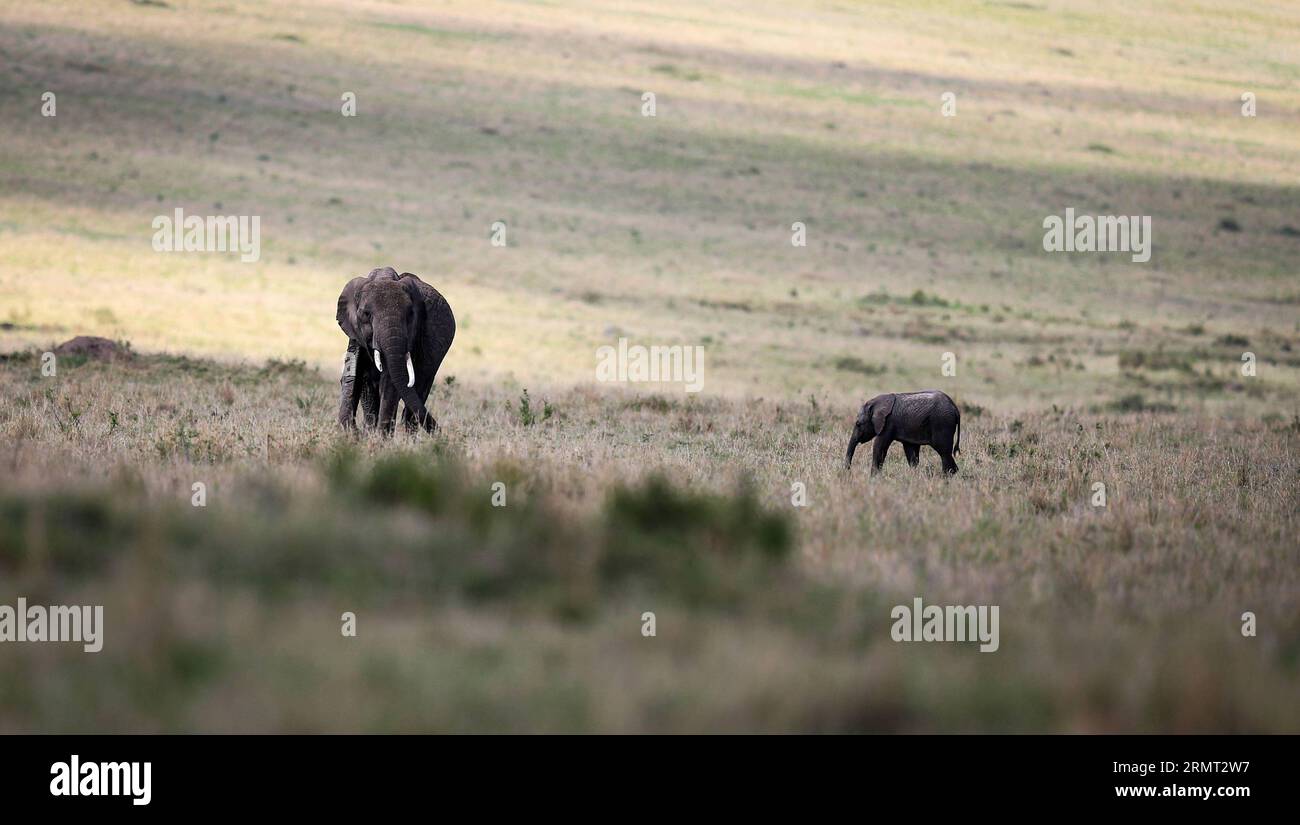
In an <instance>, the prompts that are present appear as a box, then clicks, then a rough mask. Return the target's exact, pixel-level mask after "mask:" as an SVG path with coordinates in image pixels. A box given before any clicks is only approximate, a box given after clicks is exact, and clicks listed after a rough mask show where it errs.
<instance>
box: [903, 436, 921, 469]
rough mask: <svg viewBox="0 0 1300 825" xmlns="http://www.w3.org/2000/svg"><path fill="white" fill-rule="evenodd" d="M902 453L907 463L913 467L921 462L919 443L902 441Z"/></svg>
mask: <svg viewBox="0 0 1300 825" xmlns="http://www.w3.org/2000/svg"><path fill="white" fill-rule="evenodd" d="M903 455H904V456H906V457H907V463H908V464H909V465H910V466H912V467H915V466H916V465H917V464H920V463H921V445H920V444H908V443H906V442H904V443H903Z"/></svg>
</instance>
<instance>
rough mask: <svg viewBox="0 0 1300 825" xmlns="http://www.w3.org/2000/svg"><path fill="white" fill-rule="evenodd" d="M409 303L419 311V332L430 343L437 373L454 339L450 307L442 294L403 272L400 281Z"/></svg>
mask: <svg viewBox="0 0 1300 825" xmlns="http://www.w3.org/2000/svg"><path fill="white" fill-rule="evenodd" d="M400 283H401V284H402V287H403V288H405V289H406V292H407V294H408V295H410V296H411V301H412V302H413V303H414V304H415V305H416V306H418V307H420V309H421V316H420V323H421V325H422V329H421V331H422V332H423V334H424V335H425V337H426V338H427V339H428V341H429V342H430V345H431V346H430V349H431V351H432V352H434V353H436V355H437V363H436V364H434V365H433V368H434V371H435V372H437V369H438V364H440V363H442V357H443V356H444V355H446V354H447V350H449V349H451V341H452V339H453V338H455V337H456V318H455V316H453V315H452V313H451V306H450V305H449V304H448V303H447V299H446V298H444V297H442V293H441V292H439V291H438V290H436V289H434V288H433V287H431V286H429V285H428V284H426V283H425V282H424V281H421V280H420V279H419V277H418V276H416V275H413V274H411V273H410V272H403V273H402V279H401V281H400Z"/></svg>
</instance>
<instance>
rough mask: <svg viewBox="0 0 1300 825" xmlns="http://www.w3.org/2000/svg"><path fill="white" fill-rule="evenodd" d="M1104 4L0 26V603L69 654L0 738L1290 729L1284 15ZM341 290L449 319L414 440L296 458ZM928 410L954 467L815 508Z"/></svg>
mask: <svg viewBox="0 0 1300 825" xmlns="http://www.w3.org/2000/svg"><path fill="white" fill-rule="evenodd" d="M1142 5H1143V8H1142V9H1138V10H1135V9H1134V8H1133V7H1132V4H1127V3H1125V4H1121V3H1118V2H1116V3H1110V2H1105V3H1062V2H1054V1H1049V2H1042V3H992V2H989V3H945V2H933V3H918V2H911V1H910V0H909V2H897V3H872V4H866V3H856V2H815V3H814V2H809V3H795V4H791V3H788V2H780V3H778V2H739V0H737V2H723V3H709V4H700V3H688V2H672V0H662V1H661V2H632V1H631V0H618V2H589V3H584V2H564V3H557V4H537V3H525V2H473V3H469V2H458V0H457V1H453V2H445V3H438V4H428V3H414V2H365V3H345V2H328V1H327V0H322V1H321V2H284V3H275V4H265V3H255V2H244V0H227V1H226V2H200V1H199V0H165V2H150V3H136V2H128V0H112V1H111V2H110V1H109V0H92V1H91V2H84V0H82V1H81V2H63V1H62V0H50V2H43V3H39V4H35V3H20V2H6V0H0V57H2V58H3V59H0V81H2V82H0V123H3V125H4V138H3V140H0V352H3V353H8V355H6V356H4V360H3V361H2V362H0V464H2V465H3V467H4V469H5V472H4V473H2V474H0V514H3V525H4V526H3V530H2V531H0V603H12V602H13V600H14V599H15V598H16V597H17V596H18V595H25V596H27V597H28V598H29V599H42V600H45V601H54V602H57V601H60V600H62V601H64V602H69V603H71V602H77V603H85V602H88V601H94V602H95V603H103V604H105V606H106V610H107V614H108V616H109V619H108V622H109V624H108V627H107V631H106V632H107V634H108V640H107V642H106V645H105V649H104V651H103V652H102V653H100V654H95V655H93V656H91V655H86V654H83V653H80V652H76V651H72V650H70V649H68V648H61V647H58V646H51V645H44V646H31V645H28V646H18V645H3V646H0V729H6V730H82V729H96V730H98V729H111V730H230V729H247V730H259V729H273V730H357V729H375V730H398V729H409V728H416V729H422V730H475V729H492V730H630V731H650V730H674V731H677V730H698V729H715V730H718V729H720V730H756V729H763V730H793V729H817V730H954V729H956V730H1018V731H1019V730H1072V731H1073V730H1089V731H1093V730H1131V729H1139V730H1180V731H1184V730H1216V731H1220V730H1221V731H1229V730H1289V731H1295V730H1297V729H1300V718H1298V717H1297V711H1296V708H1295V702H1294V696H1295V695H1296V693H1297V689H1298V688H1300V624H1297V621H1296V615H1297V614H1296V611H1295V605H1296V600H1297V598H1298V597H1300V587H1298V584H1300V582H1298V581H1297V577H1298V576H1300V547H1298V546H1297V542H1296V540H1295V536H1296V535H1297V527H1300V524H1298V522H1300V514H1298V513H1297V508H1296V501H1297V488H1298V487H1300V484H1298V482H1300V450H1297V447H1298V446H1300V445H1298V443H1297V441H1298V440H1300V313H1298V312H1297V307H1300V279H1298V278H1297V274H1300V273H1298V272H1297V264H1296V261H1297V260H1300V255H1298V254H1297V253H1300V211H1298V210H1297V204H1300V139H1297V135H1300V83H1298V82H1297V81H1298V80H1300V59H1297V57H1296V52H1295V50H1294V48H1293V45H1294V43H1295V42H1297V40H1298V39H1300V10H1297V8H1296V7H1295V5H1294V4H1288V3H1281V2H1264V3H1258V2H1255V3H1246V2H1227V3H1218V4H1213V6H1206V7H1200V6H1188V5H1187V4H1185V3H1177V2H1151V3H1144V4H1142ZM47 91H51V92H53V93H55V95H56V99H57V115H56V116H55V117H42V116H41V114H40V112H41V99H42V94H43V93H44V92H47ZM647 91H648V92H653V93H654V94H655V95H656V102H657V114H656V116H655V117H653V118H646V117H642V116H641V105H642V103H641V100H642V94H643V93H644V92H647ZM347 92H351V93H354V94H355V95H356V105H357V116H356V117H343V116H342V115H341V113H340V107H341V106H342V99H341V98H342V96H343V95H344V94H345V93H347ZM945 92H952V93H954V94H955V95H956V101H957V115H956V116H955V117H944V116H943V115H942V114H941V111H940V106H941V95H943V94H944V93H945ZM1243 92H1251V93H1253V94H1255V95H1256V97H1257V106H1258V116H1257V117H1253V118H1246V117H1242V116H1241V95H1242V93H1243ZM177 207H180V208H183V209H184V210H185V211H186V212H187V213H189V214H199V215H207V214H244V215H258V216H260V217H261V226H262V250H261V252H262V254H261V260H260V261H259V262H257V263H255V264H242V263H240V262H239V260H238V257H237V256H234V255H220V254H204V253H193V254H160V253H156V252H154V251H153V249H152V248H151V246H150V241H151V238H152V236H153V230H152V227H151V221H152V220H153V218H154V216H157V215H170V214H171V213H172V210H173V209H175V208H177ZM1067 207H1073V208H1074V209H1075V210H1076V211H1077V212H1079V213H1081V214H1085V213H1090V214H1124V215H1129V214H1133V215H1151V216H1152V223H1153V233H1154V254H1153V255H1152V258H1151V261H1150V262H1149V263H1146V264H1134V263H1131V262H1130V260H1129V258H1128V256H1127V255H1121V254H1116V255H1104V254H1098V255H1068V254H1049V253H1045V252H1044V251H1043V248H1042V235H1043V229H1042V222H1043V219H1044V217H1045V216H1047V215H1053V214H1055V215H1060V214H1062V213H1063V212H1064V210H1065V209H1066V208H1067ZM494 221H504V222H505V223H506V224H507V238H508V245H507V246H506V247H504V248H499V247H494V246H492V244H491V243H490V227H491V224H492V223H493V222H494ZM795 221H801V222H804V223H805V224H806V225H807V230H808V244H807V246H806V247H794V246H792V245H791V224H792V223H793V222H795ZM382 265H392V266H394V267H396V268H397V269H398V270H399V271H412V272H416V273H418V274H420V275H421V277H422V278H424V279H425V280H426V281H428V282H429V283H432V284H434V285H435V286H436V287H437V288H438V289H439V290H440V291H441V292H442V293H443V294H444V295H446V296H447V298H448V300H449V301H450V303H451V305H452V306H453V308H454V309H455V312H456V316H457V320H458V334H457V339H456V342H455V345H454V346H453V348H452V350H451V352H450V354H449V355H448V358H447V360H446V362H445V364H444V366H443V370H442V374H441V376H440V381H439V384H438V386H437V387H436V389H435V390H434V395H433V399H432V408H433V411H434V413H435V415H436V416H437V418H438V420H439V423H440V425H441V427H442V430H441V432H440V433H439V434H438V435H437V436H436V437H434V438H427V437H420V438H410V437H407V436H405V435H402V436H399V437H398V438H397V439H395V441H394V442H392V443H382V442H379V441H376V440H371V439H362V440H361V441H359V442H357V443H353V442H351V441H349V440H347V439H344V438H341V437H340V436H339V435H338V434H337V432H336V431H335V428H334V425H333V414H334V409H335V406H336V398H337V383H336V382H337V377H338V369H339V361H340V358H341V356H342V354H343V349H344V345H345V339H344V337H343V335H342V334H341V333H340V331H339V330H338V328H337V326H336V325H335V323H334V318H333V315H334V305H335V300H336V298H337V296H338V292H339V290H340V288H341V287H342V285H343V284H344V283H345V282H346V280H347V279H348V278H350V277H352V276H355V275H358V274H362V273H364V272H366V271H368V270H369V269H371V268H373V267H376V266H382ZM76 334H98V335H104V336H107V337H110V338H115V339H122V340H129V341H130V342H131V345H132V347H133V349H134V350H135V352H136V353H138V355H137V357H135V358H133V359H131V360H129V361H126V362H120V363H112V364H109V363H100V362H95V361H90V362H82V361H81V359H76V358H72V359H61V360H60V362H59V371H58V375H57V376H54V377H42V375H41V370H40V361H39V356H40V353H41V352H43V351H44V350H46V349H49V348H50V347H51V345H52V344H54V343H56V342H58V341H62V340H64V339H66V338H69V337H71V336H73V335H76ZM620 337H626V338H629V339H631V340H632V341H633V342H635V343H644V344H679V343H680V344H685V345H698V346H703V347H704V348H705V353H706V355H705V374H704V391H703V392H702V393H700V394H699V395H698V396H688V395H686V394H684V393H682V392H681V389H680V387H666V388H662V387H661V388H646V387H638V386H629V387H610V386H609V385H603V384H598V383H596V382H595V368H596V361H597V356H596V351H597V348H598V347H600V346H602V345H605V344H611V343H615V342H616V341H617V340H618V339H619V338H620ZM1247 351H1249V352H1252V353H1254V354H1255V355H1256V356H1257V358H1258V372H1257V374H1256V375H1255V376H1243V375H1242V374H1241V371H1240V366H1241V357H1242V354H1243V352H1247ZM944 353H952V354H953V355H954V356H955V357H956V363H957V371H956V375H955V376H951V377H950V376H945V375H942V374H941V372H940V365H941V358H942V356H943V354H944ZM444 379H453V380H452V381H451V382H450V383H447V382H446V381H445V380H444ZM923 387H937V388H940V389H943V390H945V391H947V392H948V393H950V394H951V395H952V396H953V397H954V398H956V399H957V401H958V402H959V403H960V404H961V406H962V409H963V411H964V417H963V430H962V446H963V448H964V455H961V456H958V462H959V463H960V465H961V467H962V472H961V473H960V474H959V475H958V476H957V477H956V478H954V479H952V480H946V479H944V478H942V477H940V475H939V474H938V472H937V470H938V467H937V464H938V462H937V459H936V457H935V456H934V455H933V454H932V453H929V454H925V455H923V467H922V468H921V470H920V471H918V472H912V471H909V470H908V469H907V468H906V467H905V466H904V465H903V463H902V458H901V456H900V455H899V454H898V450H897V448H895V451H894V455H893V456H892V457H891V461H890V464H889V466H888V467H887V470H886V472H885V473H884V475H883V476H881V477H879V478H877V479H874V480H872V481H870V482H869V481H868V479H867V477H866V473H865V466H861V467H859V468H858V469H857V470H856V471H855V472H854V473H853V474H851V475H849V476H845V475H843V474H842V473H841V471H840V470H839V463H838V462H839V457H840V455H841V454H842V451H843V445H844V441H845V440H846V439H847V436H848V428H849V425H850V423H851V419H852V416H853V413H854V407H855V405H856V404H860V403H861V402H862V400H864V399H865V398H866V397H869V396H871V395H874V394H876V393H879V392H884V391H891V390H908V389H920V388H923ZM525 389H526V390H527V393H528V395H527V397H528V399H529V401H528V404H529V409H530V410H531V411H532V412H533V413H535V414H536V419H537V420H536V421H535V422H533V423H531V424H530V423H528V421H529V420H530V415H529V414H527V413H525V412H523V411H522V409H521V405H522V401H521V399H522V398H523V397H524V392H525ZM548 409H549V411H550V412H549V415H548V414H547V412H546V411H547V410H548ZM861 463H862V464H863V465H865V463H866V462H865V460H861ZM498 481H500V482H502V483H504V484H505V485H506V489H507V495H508V502H509V503H508V505H507V506H506V507H503V508H501V507H492V506H491V503H490V500H491V495H492V485H493V483H494V482H498ZM195 482H202V483H204V484H205V485H207V490H208V497H209V501H208V506H207V507H204V508H195V507H192V506H191V505H190V497H191V494H192V493H191V490H192V485H193V484H194V483H195ZM796 482H802V483H803V484H805V485H806V486H807V490H808V506H807V507H794V506H792V504H791V485H792V484H794V483H796ZM1096 482H1102V483H1104V484H1106V485H1107V492H1108V504H1107V506H1106V507H1105V508H1095V507H1092V506H1091V505H1090V498H1091V495H1092V492H1091V490H1092V485H1093V484H1094V483H1096ZM917 595H920V596H922V597H923V598H924V599H925V600H926V602H927V603H938V604H943V603H961V604H969V603H979V604H999V605H1001V609H1002V628H1001V632H1002V644H1001V649H1000V650H999V652H997V653H995V654H979V653H978V652H976V651H975V650H974V649H973V648H971V647H968V646H963V645H904V644H895V643H894V642H892V641H890V639H889V627H890V619H889V610H890V607H892V606H893V605H895V604H899V603H909V602H910V601H911V599H912V598H913V597H915V596H917ZM647 610H649V611H654V612H655V613H656V615H657V621H658V635H657V636H655V637H652V638H646V637H643V636H642V635H641V614H642V613H643V612H645V611H647ZM343 611H354V612H356V613H357V615H358V623H359V628H360V631H359V635H358V637H357V638H355V639H348V638H344V637H342V636H341V635H340V633H339V615H340V614H341V613H342V612H343ZM1245 611H1252V612H1254V613H1256V614H1257V617H1258V626H1259V635H1258V636H1257V637H1254V638H1247V637H1243V636H1242V634H1241V633H1240V625H1241V622H1240V616H1241V614H1242V613H1243V612H1245Z"/></svg>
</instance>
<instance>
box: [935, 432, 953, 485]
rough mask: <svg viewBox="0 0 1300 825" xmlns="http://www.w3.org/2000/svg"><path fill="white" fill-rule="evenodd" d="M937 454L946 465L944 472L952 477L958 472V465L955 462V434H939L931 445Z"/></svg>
mask: <svg viewBox="0 0 1300 825" xmlns="http://www.w3.org/2000/svg"><path fill="white" fill-rule="evenodd" d="M931 446H932V447H933V448H935V452H937V453H939V459H940V460H941V461H943V463H944V472H945V473H948V474H949V476H952V474H953V473H956V472H957V463H956V461H953V434H952V433H939V434H937V435H936V438H935V440H933V442H932V443H931Z"/></svg>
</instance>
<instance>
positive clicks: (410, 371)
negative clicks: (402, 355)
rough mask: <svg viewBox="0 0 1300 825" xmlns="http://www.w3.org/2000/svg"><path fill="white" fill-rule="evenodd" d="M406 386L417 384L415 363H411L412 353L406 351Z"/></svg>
mask: <svg viewBox="0 0 1300 825" xmlns="http://www.w3.org/2000/svg"><path fill="white" fill-rule="evenodd" d="M406 386H408V387H414V386H415V365H414V364H412V363H411V353H409V352H408V353H406Z"/></svg>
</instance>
